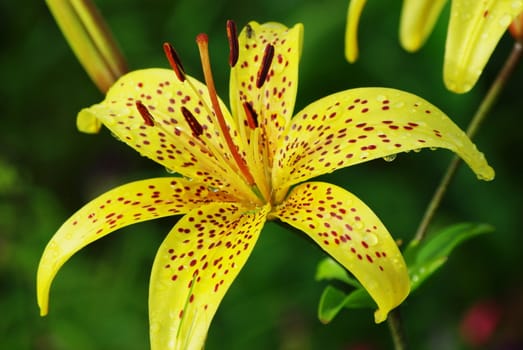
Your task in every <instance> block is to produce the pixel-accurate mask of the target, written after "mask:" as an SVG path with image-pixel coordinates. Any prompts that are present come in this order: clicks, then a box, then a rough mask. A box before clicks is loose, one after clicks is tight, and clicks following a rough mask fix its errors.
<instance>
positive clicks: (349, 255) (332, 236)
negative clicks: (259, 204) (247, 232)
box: [275, 182, 410, 322]
mask: <svg viewBox="0 0 523 350" xmlns="http://www.w3.org/2000/svg"><path fill="white" fill-rule="evenodd" d="M275 215H276V216H277V217H279V218H280V219H281V220H282V221H284V222H287V223H289V224H290V225H292V226H294V227H296V228H298V229H300V230H302V231H303V232H305V233H307V235H309V236H310V237H311V238H312V239H313V240H314V241H315V242H316V243H317V244H318V245H319V246H320V247H321V248H323V249H324V250H325V251H326V252H327V253H329V254H330V255H331V256H332V257H333V258H334V259H336V260H337V261H338V262H339V263H340V264H342V265H343V266H344V267H345V268H346V269H347V270H349V271H350V272H351V273H352V274H353V275H354V276H355V277H356V278H357V279H358V280H359V281H360V283H361V284H362V286H363V287H364V288H365V289H366V290H367V291H368V292H369V294H370V295H371V297H372V298H373V299H374V300H375V301H376V304H377V305H378V310H377V311H376V313H375V314H374V318H375V321H376V322H382V321H384V320H385V319H386V318H387V314H388V313H389V311H390V310H392V309H393V308H395V307H396V306H398V305H399V304H400V303H401V302H402V301H403V300H404V299H405V298H406V297H407V294H408V293H409V288H410V283H409V276H408V273H407V267H406V265H405V262H404V261H403V257H402V256H401V253H400V251H399V249H398V246H397V245H396V243H395V242H394V240H393V239H392V237H391V235H390V234H389V232H388V231H387V229H386V228H385V226H383V224H382V223H381V221H380V220H379V219H378V217H376V215H375V214H374V213H373V212H372V211H371V210H370V209H369V208H368V207H367V206H366V205H365V203H363V202H362V201H360V200H359V199H358V198H357V197H356V196H354V195H353V194H352V193H349V192H347V191H346V190H344V189H343V188H340V187H337V186H334V185H331V184H328V183H323V182H308V183H304V184H301V185H299V186H297V187H295V188H294V189H293V190H292V192H291V193H290V194H289V197H288V198H287V199H286V200H285V202H283V203H282V204H281V205H280V206H279V207H278V208H276V212H275Z"/></svg>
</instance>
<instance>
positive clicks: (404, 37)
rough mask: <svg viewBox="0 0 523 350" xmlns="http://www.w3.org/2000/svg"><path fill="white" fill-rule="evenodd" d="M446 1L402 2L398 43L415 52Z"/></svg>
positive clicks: (426, 36) (418, 0)
mask: <svg viewBox="0 0 523 350" xmlns="http://www.w3.org/2000/svg"><path fill="white" fill-rule="evenodd" d="M446 2H447V0H403V7H402V10H401V19H400V43H401V46H402V47H403V48H404V49H405V50H407V51H409V52H414V51H417V50H418V49H419V48H420V47H421V46H423V44H424V43H425V41H426V40H427V38H428V36H429V35H430V33H431V32H432V29H433V28H434V25H435V24H436V21H437V19H438V17H439V15H440V13H441V10H442V9H443V6H444V5H445V3H446Z"/></svg>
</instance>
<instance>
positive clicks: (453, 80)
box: [443, 0, 523, 93]
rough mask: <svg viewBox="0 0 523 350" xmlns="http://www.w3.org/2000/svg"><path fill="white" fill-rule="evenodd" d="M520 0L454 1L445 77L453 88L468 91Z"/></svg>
mask: <svg viewBox="0 0 523 350" xmlns="http://www.w3.org/2000/svg"><path fill="white" fill-rule="evenodd" d="M522 11H523V1H521V0H486V1H477V0H453V1H452V6H451V11H450V14H451V17H450V23H449V28H448V34H447V43H446V48H445V63H444V67H443V68H444V69H443V77H444V80H445V85H446V86H447V88H448V89H449V90H451V91H454V92H457V93H464V92H467V91H469V90H470V89H471V88H472V87H473V86H474V84H476V81H477V80H478V78H479V76H480V74H481V72H482V71H483V68H484V67H485V65H486V64H487V61H488V59H489V58H490V55H491V54H492V51H494V48H495V47H496V45H497V44H498V42H499V40H500V39H501V36H502V35H503V33H504V32H505V31H506V30H507V28H508V26H509V25H510V23H511V22H512V20H513V19H514V18H515V17H516V16H517V15H518V14H519V13H521V12H522Z"/></svg>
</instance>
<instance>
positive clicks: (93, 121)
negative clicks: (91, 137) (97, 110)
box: [76, 108, 102, 134]
mask: <svg viewBox="0 0 523 350" xmlns="http://www.w3.org/2000/svg"><path fill="white" fill-rule="evenodd" d="M101 127H102V123H101V122H100V120H99V119H98V118H97V117H96V116H95V115H94V114H93V113H91V111H89V108H84V109H82V110H81V111H80V112H79V113H78V116H77V117H76V128H77V129H78V130H79V131H81V132H83V133H86V134H97V133H98V132H99V131H100V128H101Z"/></svg>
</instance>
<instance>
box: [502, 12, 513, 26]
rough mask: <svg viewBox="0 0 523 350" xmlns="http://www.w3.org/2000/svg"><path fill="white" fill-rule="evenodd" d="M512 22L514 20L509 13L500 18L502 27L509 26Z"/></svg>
mask: <svg viewBox="0 0 523 350" xmlns="http://www.w3.org/2000/svg"><path fill="white" fill-rule="evenodd" d="M510 22H512V17H511V16H510V15H509V14H505V15H503V17H501V18H500V19H499V25H500V26H502V27H507V26H508V25H509V24H510Z"/></svg>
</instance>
